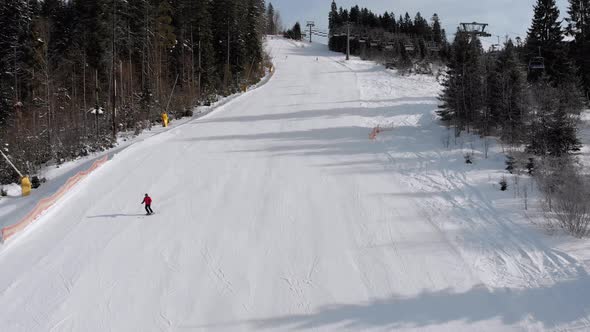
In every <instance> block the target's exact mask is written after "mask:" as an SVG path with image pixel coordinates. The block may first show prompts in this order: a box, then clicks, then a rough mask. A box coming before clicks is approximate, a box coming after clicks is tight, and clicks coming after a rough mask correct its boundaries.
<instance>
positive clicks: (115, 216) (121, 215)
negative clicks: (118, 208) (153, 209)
mask: <svg viewBox="0 0 590 332" xmlns="http://www.w3.org/2000/svg"><path fill="white" fill-rule="evenodd" d="M145 215H146V214H145V213H141V214H103V215H97V216H88V217H86V218H87V219H104V218H123V217H143V216H145Z"/></svg>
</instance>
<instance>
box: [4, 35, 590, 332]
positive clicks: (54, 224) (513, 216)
mask: <svg viewBox="0 0 590 332" xmlns="http://www.w3.org/2000/svg"><path fill="white" fill-rule="evenodd" d="M303 46H305V44H302V43H293V42H289V41H285V40H282V39H274V40H270V41H269V44H268V48H269V51H270V52H271V53H272V54H273V56H274V62H275V66H276V73H275V75H274V77H273V78H272V79H271V80H270V82H269V83H268V84H266V85H264V86H262V87H260V88H258V89H257V90H253V91H250V92H248V93H247V94H246V95H244V96H242V97H239V98H237V99H235V100H233V101H232V102H230V103H228V104H226V105H224V106H222V107H221V108H220V109H218V110H217V111H216V112H214V113H211V114H210V115H208V116H206V117H204V118H202V119H199V120H195V121H192V122H190V123H188V124H185V125H183V126H181V127H178V128H175V129H172V130H170V131H167V132H165V133H162V134H160V135H157V136H154V137H151V138H149V139H146V140H144V141H142V142H138V143H136V144H134V145H132V146H130V147H129V148H127V149H125V150H124V151H122V152H120V153H119V154H117V155H116V156H115V157H114V158H113V160H111V161H110V162H108V163H107V164H106V165H105V166H104V167H102V168H100V169H98V170H97V171H96V172H95V173H93V174H92V175H91V176H90V177H89V178H88V179H86V180H85V181H84V182H83V183H81V184H80V185H78V186H77V187H75V188H74V190H73V191H72V192H70V193H69V194H68V195H67V197H66V198H65V199H64V200H63V201H62V202H61V203H60V204H59V205H58V206H56V207H55V208H54V209H52V210H51V211H50V212H48V213H47V214H46V215H45V216H43V217H42V219H40V220H39V221H38V222H37V223H36V225H35V226H34V227H33V229H31V230H30V231H28V232H26V234H24V235H23V236H21V237H20V238H18V239H17V240H16V241H14V242H12V243H9V244H7V245H6V246H5V247H4V248H2V250H1V251H0V271H1V272H0V308H1V310H0V326H1V328H0V329H1V330H2V331H258V330H268V331H277V330H314V331H346V330H350V331H358V330H364V331H391V330H400V331H417V330H420V331H546V330H548V331H549V330H550V331H553V330H568V329H570V330H576V331H582V330H590V324H589V321H588V316H589V309H590V278H589V277H588V274H587V272H586V271H587V267H586V266H587V265H586V261H584V259H585V258H584V257H581V256H577V254H580V255H581V254H583V253H585V252H586V251H585V249H583V248H582V249H580V248H574V247H573V246H571V243H573V242H568V245H565V244H563V243H557V242H556V241H555V240H554V239H552V238H549V237H548V236H547V235H546V234H545V233H544V231H543V229H542V227H538V226H535V225H532V224H530V223H528V222H527V221H526V218H525V217H524V216H525V214H524V211H523V208H522V204H521V203H522V201H521V199H519V198H518V197H519V196H518V195H517V194H516V192H513V191H509V192H505V193H502V192H500V191H499V190H498V189H497V182H498V181H499V179H500V177H501V176H502V175H504V173H503V172H502V171H501V169H502V165H503V161H504V157H503V155H502V153H501V152H502V151H501V147H500V146H497V145H495V144H492V145H491V148H490V155H489V158H488V159H485V158H484V156H483V154H482V146H481V145H482V141H481V140H479V139H478V138H477V137H471V136H469V135H466V136H464V137H463V138H461V139H459V140H458V141H457V142H454V139H453V138H452V135H451V138H450V141H451V143H450V144H448V146H447V144H445V140H449V139H448V137H449V136H448V133H447V131H446V129H445V128H444V127H442V126H441V125H440V124H439V123H438V122H437V120H436V117H435V116H434V112H435V110H436V108H437V100H436V96H437V94H438V93H439V90H440V86H439V84H438V83H437V82H436V80H435V79H434V78H432V77H427V76H411V77H403V76H399V75H397V74H396V73H395V72H392V71H386V70H385V69H384V68H382V67H381V66H377V65H375V64H372V63H368V62H362V61H359V60H353V61H350V62H344V61H343V60H342V55H339V54H335V53H330V52H328V51H327V50H326V49H325V46H323V45H312V46H307V47H303ZM375 126H381V127H383V128H386V129H388V131H385V132H382V133H381V134H380V135H379V136H378V138H377V140H376V141H370V140H369V139H368V135H369V133H370V132H371V130H372V128H373V127H375ZM467 152H472V153H473V154H474V160H475V164H474V165H466V164H465V163H464V161H463V155H464V154H465V153H467ZM526 181H527V180H526V179H524V178H523V179H522V182H521V186H522V188H519V190H521V191H522V190H524V188H525V187H526V188H528V184H527V182H526ZM531 188H532V189H531V193H532V192H534V186H531ZM146 192H147V193H150V194H151V195H152V197H153V198H154V206H153V208H154V210H155V211H156V214H155V215H154V216H150V217H145V216H143V210H142V206H141V205H140V204H139V203H140V202H141V200H142V197H143V194H144V193H146ZM515 197H517V198H515ZM560 239H562V240H563V241H564V242H565V241H570V239H568V238H565V237H560ZM568 246H569V248H570V250H571V251H572V252H569V251H568V250H565V249H563V248H565V247H568ZM573 252H575V253H577V254H574V253H573Z"/></svg>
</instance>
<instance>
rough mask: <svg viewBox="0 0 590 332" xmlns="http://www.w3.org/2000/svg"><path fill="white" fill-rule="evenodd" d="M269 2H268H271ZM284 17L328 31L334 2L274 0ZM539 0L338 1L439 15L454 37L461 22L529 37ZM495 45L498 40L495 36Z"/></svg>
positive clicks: (563, 5) (562, 4)
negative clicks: (312, 23) (534, 11)
mask: <svg viewBox="0 0 590 332" xmlns="http://www.w3.org/2000/svg"><path fill="white" fill-rule="evenodd" d="M268 2H269V0H267V3H268ZM270 2H272V4H273V6H274V7H275V8H277V9H278V10H279V11H280V13H281V16H282V18H283V23H284V25H285V26H287V27H291V26H292V25H293V24H294V23H295V22H296V21H299V22H301V23H303V24H305V22H306V21H308V20H313V21H315V22H316V24H317V25H318V27H319V28H323V29H326V30H327V28H328V12H329V11H330V5H331V3H332V0H272V1H270ZM535 3H536V0H493V1H492V0H479V1H478V0H337V1H336V4H337V5H338V7H344V8H350V7H351V6H353V5H356V4H358V5H359V6H361V7H367V8H369V9H371V10H372V11H373V12H375V13H383V12H385V11H388V12H391V11H393V12H394V13H395V15H396V17H399V15H400V14H405V13H406V12H409V13H410V15H411V16H412V18H413V16H414V14H415V13H416V12H418V11H419V12H420V13H421V14H422V16H424V17H428V18H430V17H431V16H432V14H434V13H438V15H439V16H440V17H441V19H442V22H443V25H444V27H445V29H447V33H449V34H452V33H454V31H455V30H456V27H457V25H458V24H459V23H460V22H473V21H478V22H485V23H489V24H490V27H489V31H490V33H492V34H493V35H499V36H502V38H503V37H504V36H505V35H506V34H508V35H509V36H510V37H511V38H516V37H517V35H521V36H523V37H524V36H526V31H527V29H528V27H529V25H530V23H531V19H532V16H533V5H534V4H535ZM557 4H558V6H559V9H560V10H561V14H562V16H563V15H565V14H567V6H568V2H567V0H557ZM493 38H494V42H495V41H496V40H497V37H493Z"/></svg>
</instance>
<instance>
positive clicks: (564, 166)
mask: <svg viewBox="0 0 590 332" xmlns="http://www.w3.org/2000/svg"><path fill="white" fill-rule="evenodd" d="M536 176H537V182H538V183H539V189H540V190H541V192H542V193H543V197H544V201H545V204H544V209H545V214H546V216H547V220H548V222H549V225H550V226H559V227H560V228H562V229H563V230H565V231H566V232H568V233H569V234H571V235H574V236H577V237H584V236H588V235H590V178H589V177H588V175H585V174H583V173H582V172H581V170H580V168H579V167H578V166H577V165H576V164H575V163H574V162H573V161H572V160H563V159H560V160H558V159H556V158H552V159H549V158H547V159H545V161H544V162H543V163H542V164H541V165H539V166H538V168H536Z"/></svg>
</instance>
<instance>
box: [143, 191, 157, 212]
mask: <svg viewBox="0 0 590 332" xmlns="http://www.w3.org/2000/svg"><path fill="white" fill-rule="evenodd" d="M141 204H145V211H146V212H147V215H148V216H149V215H150V214H154V211H153V210H152V198H151V197H150V196H149V195H148V194H145V197H144V198H143V202H141Z"/></svg>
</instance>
